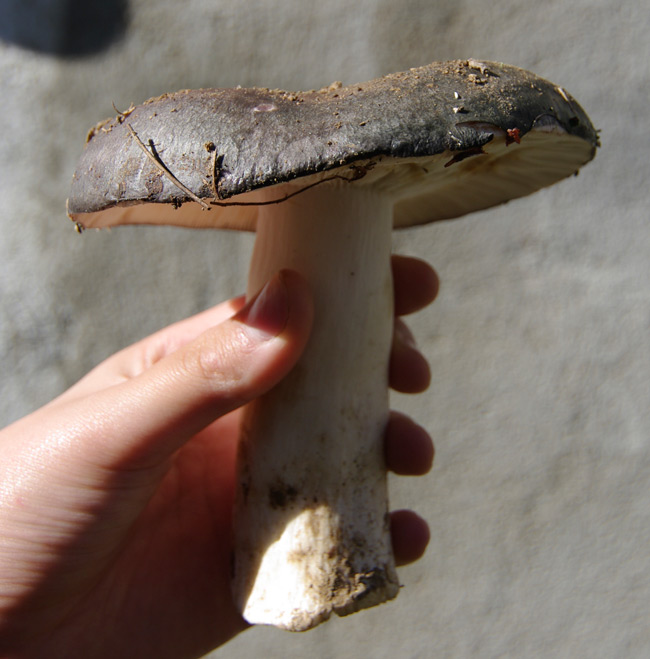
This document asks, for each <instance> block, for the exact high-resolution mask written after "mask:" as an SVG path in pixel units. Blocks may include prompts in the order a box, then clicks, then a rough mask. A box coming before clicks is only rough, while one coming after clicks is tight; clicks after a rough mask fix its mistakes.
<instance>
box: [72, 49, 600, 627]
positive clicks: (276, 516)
mask: <svg viewBox="0 0 650 659" xmlns="http://www.w3.org/2000/svg"><path fill="white" fill-rule="evenodd" d="M597 146H598V138H597V134H596V131H595V130H594V128H593V126H592V125H591V123H590V121H589V119H588V117H587V116H586V114H585V113H584V111H583V110H582V109H581V108H580V106H579V105H578V103H577V102H576V101H575V100H574V99H573V98H572V97H571V96H569V94H568V93H567V92H565V91H564V90H563V89H562V88H561V87H558V86H556V85H554V84H552V83H550V82H547V81H545V80H542V79H540V78H538V77H536V76H534V75H532V74H531V73H528V72H526V71H523V70H521V69H518V68H514V67H511V66H506V65H503V64H497V63H492V62H478V61H475V60H465V61H453V62H445V63H434V64H431V65H429V66H424V67H421V68H417V69H411V70H410V71H407V72H404V73H396V74H393V75H389V76H386V77H384V78H380V79H377V80H373V81H370V82H367V83H363V84H358V85H350V86H347V87H343V86H342V85H341V84H340V83H334V84H333V85H330V86H329V87H328V88H326V89H321V90H320V91H310V92H296V93H293V92H286V91H278V90H269V89H241V88H237V89H204V90H196V91H181V92H178V93H174V94H166V95H163V96H161V97H159V98H156V99H152V100H149V101H147V102H145V103H144V104H142V105H140V106H138V107H131V108H129V109H128V110H127V111H125V112H122V113H120V114H119V115H118V116H117V117H116V118H115V119H112V120H108V121H106V122H103V123H102V124H99V125H98V126H96V127H95V128H94V129H92V130H91V132H90V134H89V137H88V143H87V145H86V148H85V151H84V153H83V156H82V158H81V161H80V163H79V166H78V168H77V170H76V172H75V175H74V180H73V184H72V192H71V195H70V198H69V200H68V212H69V215H70V217H71V218H72V220H73V221H74V222H75V223H76V225H77V227H78V228H88V227H108V226H115V225H119V224H173V225H177V226H183V227H207V228H230V229H246V230H256V231H257V241H256V244H255V250H254V255H253V259H252V263H251V268H250V278H249V284H248V294H249V295H253V294H255V293H256V291H258V290H259V289H260V287H261V286H262V285H263V284H264V283H265V282H266V281H267V280H268V279H269V278H270V277H271V276H272V275H273V274H274V273H275V272H276V271H278V270H280V269H282V268H291V269H294V270H297V271H298V272H300V273H301V274H302V275H303V276H304V277H305V278H306V279H307V280H308V281H309V283H310V284H311V287H312V289H313V293H314V297H315V309H316V311H315V325H314V329H313V334H312V336H311V337H310V340H309V343H308V346H307V348H306V350H305V353H304V355H303V357H302V358H301V360H300V361H299V363H298V364H297V365H296V367H295V368H294V369H293V370H292V372H291V373H290V374H289V376H288V377H287V378H286V379H285V380H284V381H283V382H282V383H281V384H280V385H279V386H277V387H275V388H274V389H273V390H272V391H270V392H269V393H268V394H267V395H266V396H264V397H262V398H261V399H259V400H257V401H256V402H255V403H254V404H251V405H250V406H249V407H248V409H247V411H246V414H245V420H244V425H243V428H242V440H241V450H240V459H239V471H240V473H239V485H238V489H237V493H236V512H235V517H234V518H235V531H234V537H235V561H234V573H233V592H234V597H235V600H236V601H237V603H238V605H239V606H240V608H241V611H242V612H243V615H244V617H245V618H246V619H247V620H248V621H249V622H251V623H263V624H273V625H277V626H279V627H283V628H285V629H290V630H304V629H309V628H311V627H313V626H315V625H316V624H318V623H319V622H321V621H323V620H326V619H327V618H328V617H329V616H330V614H331V613H332V612H335V613H337V614H339V615H345V614H348V613H352V612H354V611H357V610H359V609H361V608H364V607H368V606H373V605H375V604H379V603H381V602H384V601H386V600H389V599H391V598H393V597H395V595H396V594H397V592H398V589H399V581H398V578H397V575H396V572H395V567H394V562H393V558H392V552H391V543H390V538H389V533H388V521H387V520H388V517H387V494H386V478H385V467H384V463H383V457H382V443H381V437H382V432H383V429H384V425H385V423H386V421H387V414H388V405H387V400H388V397H387V372H388V357H389V350H390V344H391V333H392V328H393V320H392V282H391V270H390V251H391V232H392V230H393V228H395V227H408V226H412V225H415V224H424V223H427V222H433V221H436V220H444V219H448V218H455V217H460V216H462V215H465V214H467V213H470V212H473V211H477V210H480V209H484V208H488V207H490V206H494V205H496V204H501V203H503V202H506V201H508V200H510V199H513V198H516V197H521V196H524V195H527V194H529V193H532V192H534V191H536V190H538V189H540V188H543V187H545V186H548V185H550V184H552V183H555V182H556V181H558V180H560V179H562V178H564V177H567V176H570V175H572V174H574V173H576V172H577V170H578V168H579V167H581V166H582V165H584V164H585V163H587V162H588V161H589V160H591V159H592V158H593V156H594V154H595V150H596V147H597Z"/></svg>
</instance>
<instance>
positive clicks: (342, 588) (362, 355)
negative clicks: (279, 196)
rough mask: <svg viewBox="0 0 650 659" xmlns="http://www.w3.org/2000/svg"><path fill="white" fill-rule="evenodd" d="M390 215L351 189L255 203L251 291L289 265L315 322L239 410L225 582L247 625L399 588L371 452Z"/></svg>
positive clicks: (327, 187)
mask: <svg viewBox="0 0 650 659" xmlns="http://www.w3.org/2000/svg"><path fill="white" fill-rule="evenodd" d="M272 195H273V192H272V191H270V192H269V198H272ZM392 224H393V221H392V203H391V200H390V199H387V198H386V197H385V195H382V194H378V193H377V192H376V190H375V191H373V190H371V189H370V188H369V187H366V186H363V185H359V184H346V183H340V182H336V183H335V182H331V183H324V184H323V185H321V186H317V187H315V188H313V189H311V190H308V191H306V192H305V193H304V194H300V195H297V196H295V197H293V198H292V199H290V200H289V201H287V202H286V203H283V204H277V205H273V204H272V205H266V206H261V207H260V209H259V216H258V224H257V241H256V244H255V250H254V254H253V260H252V264H251V271H250V278H249V290H248V292H249V295H250V294H253V293H255V292H256V291H257V290H259V289H260V288H261V287H262V285H263V284H264V283H265V282H266V281H268V279H270V277H271V276H272V275H273V274H274V273H275V272H277V271H278V270H280V269H282V268H290V269H293V270H296V271H298V272H299V273H301V274H302V275H303V276H304V277H305V278H306V279H307V281H308V282H309V284H310V285H311V288H312V291H313V294H314V304H315V319H314V327H313V331H312V335H311V336H310V339H309V343H308V345H307V348H306V349H305V352H304V354H303V356H302V357H301V359H300V361H299V362H298V364H297V365H296V366H295V367H294V369H293V370H292V371H291V373H290V374H289V375H288V376H287V378H285V380H283V381H282V382H281V383H280V384H279V385H278V386H276V387H275V388H274V389H273V390H272V391H270V392H269V393H268V394H267V395H265V396H263V397H262V398H260V399H258V400H257V401H255V402H254V403H252V404H251V405H249V406H248V408H247V410H246V413H245V416H244V421H243V427H242V430H243V432H242V442H241V447H240V455H239V483H238V488H237V493H236V503H235V568H234V579H233V589H234V596H235V600H236V602H237V604H238V605H239V607H240V610H241V611H242V613H243V615H244V617H245V618H246V620H248V622H250V623H255V624H270V625H276V626H278V627H282V628H284V629H288V630H292V631H302V630H306V629H310V628H311V627H314V626H315V625H317V624H319V623H320V622H322V621H324V620H327V618H329V616H330V615H331V613H332V612H335V613H337V614H339V615H347V614H349V613H353V612H354V611H357V610H359V609H362V608H365V607H369V606H374V605H375V604H379V603H381V602H384V601H386V600H389V599H391V598H393V597H395V596H396V595H397V592H398V589H399V583H398V580H397V575H396V572H395V566H394V561H393V556H392V548H391V542H390V533H389V518H388V505H387V492H386V469H385V466H384V458H383V432H384V428H385V425H386V421H387V417H388V359H389V353H390V345H391V340H392V331H393V288H392V275H391V268H390V249H391V239H390V236H391V230H392Z"/></svg>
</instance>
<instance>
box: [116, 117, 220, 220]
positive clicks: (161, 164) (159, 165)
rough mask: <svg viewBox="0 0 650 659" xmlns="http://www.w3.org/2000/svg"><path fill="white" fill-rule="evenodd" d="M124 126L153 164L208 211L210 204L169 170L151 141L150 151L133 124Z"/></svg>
mask: <svg viewBox="0 0 650 659" xmlns="http://www.w3.org/2000/svg"><path fill="white" fill-rule="evenodd" d="M126 127H127V128H128V129H129V132H130V133H131V135H132V137H133V139H134V140H135V142H136V144H137V145H138V146H139V147H140V148H141V149H142V151H143V152H144V154H145V155H146V156H147V158H149V160H151V162H153V164H154V165H155V166H156V167H157V168H158V169H159V170H160V171H161V172H162V173H163V174H164V175H165V176H167V178H169V180H170V181H171V182H172V183H173V184H174V185H175V186H176V187H178V188H180V189H181V190H182V191H183V192H184V193H185V194H186V195H187V196H188V197H189V198H190V199H192V201H195V202H196V203H197V204H199V205H200V206H201V208H203V210H206V211H209V210H210V206H209V205H208V204H206V203H205V202H204V201H203V199H201V198H200V197H197V195H195V194H194V193H193V192H192V191H191V190H190V189H189V188H188V187H187V186H186V185H183V183H181V182H180V181H179V180H178V179H177V178H176V177H175V176H174V175H173V174H172V172H171V171H170V170H169V168H168V167H167V165H165V163H164V162H163V161H162V159H161V157H160V156H159V155H158V153H157V152H156V150H155V147H154V145H153V142H152V141H151V140H149V146H150V147H151V151H150V150H149V149H147V147H146V146H145V144H144V142H143V141H142V140H141V139H140V138H139V137H138V134H137V133H136V132H135V130H133V126H131V124H126Z"/></svg>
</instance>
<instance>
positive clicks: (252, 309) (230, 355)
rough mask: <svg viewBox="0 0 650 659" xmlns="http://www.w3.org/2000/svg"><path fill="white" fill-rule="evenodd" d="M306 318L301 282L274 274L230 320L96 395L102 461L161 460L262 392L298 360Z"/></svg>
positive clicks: (309, 310) (308, 306)
mask: <svg viewBox="0 0 650 659" xmlns="http://www.w3.org/2000/svg"><path fill="white" fill-rule="evenodd" d="M312 318H313V307H312V300H311V293H310V291H309V288H308V286H307V284H306V282H305V281H304V280H303V279H302V278H301V277H300V276H299V275H298V274H297V273H295V272H292V271H282V272H280V273H278V274H277V275H275V276H274V277H273V278H272V279H271V280H270V281H269V282H268V283H267V284H266V285H265V286H264V288H263V289H262V290H261V291H260V292H259V293H258V294H257V295H256V296H255V297H254V298H253V299H251V300H250V301H249V302H248V303H247V304H246V306H245V307H244V308H243V309H241V310H240V311H239V312H238V313H237V314H236V315H234V316H233V317H232V318H230V319H228V320H226V321H224V322H222V323H221V324H219V325H217V326H216V327H213V328H211V329H209V330H207V331H206V332H204V333H203V334H201V335H200V336H199V337H198V338H196V339H195V340H194V341H192V342H191V343H189V344H187V345H185V346H183V347H182V348H180V349H179V350H177V351H176V352H174V353H172V354H169V355H167V356H166V357H164V358H163V359H161V360H160V361H159V362H157V363H156V364H154V365H153V366H152V367H151V368H149V369H148V370H147V371H145V372H144V373H142V374H141V375H139V376H137V377H135V378H133V379H131V380H128V381H126V382H123V383H121V384H119V385H117V386H115V387H112V388H111V389H109V390H106V391H104V392H102V393H101V394H96V395H95V396H94V397H93V398H95V401H94V402H95V403H96V404H98V405H99V407H100V409H99V410H97V409H95V411H94V413H93V417H94V418H95V419H99V420H100V426H101V433H102V434H106V435H110V436H106V437H105V441H103V442H101V444H102V445H103V446H104V448H105V450H108V451H109V452H110V453H112V454H113V455H111V456H105V459H108V461H110V462H112V463H113V464H115V461H118V462H122V461H123V460H124V459H125V457H126V456H128V461H129V464H134V463H135V464H141V463H142V464H151V462H152V461H154V462H158V461H159V460H164V459H166V458H167V457H169V456H170V455H171V454H172V453H173V452H174V451H176V450H177V449H178V448H179V447H180V446H182V444H183V443H185V442H186V441H187V440H188V439H190V438H191V437H192V436H193V435H195V434H196V433H197V432H199V431H200V430H202V429H203V428H205V427H206V426H208V425H209V424H210V423H212V422H213V421H215V420H216V419H217V418H219V417H221V416H223V415H225V414H227V413H228V412H230V411H232V410H234V409H236V408H238V407H240V406H242V405H243V404H245V403H247V402H249V401H251V400H253V399H254V398H257V397H258V396H260V395H261V394H263V393H264V392H266V391H267V390H269V389H270V388H271V387H273V385H275V384H276V383H277V382H279V381H280V380H281V379H282V378H283V377H284V376H285V375H286V374H287V373H288V372H289V371H290V370H291V368H292V367H293V365H294V364H295V363H296V361H297V360H298V358H299V357H300V355H301V354H302V351H303V349H304V347H305V345H306V343H307V339H308V337H309V331H310V329H311V323H312ZM98 398H99V400H98ZM86 404H88V401H86ZM92 407H95V406H94V405H93V406H92ZM86 410H87V411H88V408H86ZM113 452H115V453H113Z"/></svg>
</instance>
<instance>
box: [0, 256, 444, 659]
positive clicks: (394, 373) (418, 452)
mask: <svg viewBox="0 0 650 659" xmlns="http://www.w3.org/2000/svg"><path fill="white" fill-rule="evenodd" d="M393 272H394V280H395V303H396V304H395V308H396V314H397V315H403V314H406V313H410V312H412V311H415V310H417V309H420V308H422V307H424V306H426V305H427V304H428V303H429V302H431V301H432V300H433V298H434V297H435V295H436V292H437V279H436V277H435V274H434V273H433V271H432V270H431V269H430V268H429V267H428V266H427V265H426V264H424V263H423V262H421V261H417V260H414V259H408V258H405V257H395V258H394V259H393ZM273 281H274V285H271V286H268V287H267V290H268V291H270V299H267V300H266V301H267V304H266V305H261V304H260V303H259V302H258V303H257V304H255V302H254V301H253V303H249V304H246V305H245V304H244V302H243V300H242V299H241V298H238V299H236V300H231V301H229V302H226V303H223V304H221V305H219V306H217V307H215V308H213V309H210V310H209V311H206V312H204V313H202V314H199V315H197V316H194V317H193V318H190V319H188V320H185V321H182V322H180V323H177V324H176V325H172V326H171V327H168V328H166V329H164V330H162V331H161V332H158V333H156V334H154V335H152V336H150V337H149V338H147V339H144V340H143V341H140V342H139V343H137V344H135V345H133V346H131V347H129V348H127V349H125V350H123V351H121V352H119V353H117V354H116V355H114V356H113V357H111V358H109V359H108V360H106V361H105V362H104V363H102V364H101V365H100V366H98V367H97V368H96V369H94V370H93V371H91V373H89V374H88V375H87V376H86V377H85V378H83V379H82V380H81V381H80V382H78V383H77V384H76V385H74V386H73V387H72V388H71V389H69V390H68V391H67V392H66V393H65V394H63V395H62V396H60V397H59V398H57V399H55V400H54V401H52V402H51V403H49V404H48V405H46V406H45V407H43V408H41V409H40V410H38V411H36V412H34V413H33V414H31V415H29V416H28V417H25V418H24V419H22V420H20V421H18V422H16V423H15V424H13V425H12V426H9V427H8V428H6V429H5V430H4V431H2V432H1V433H0V446H1V448H2V450H1V451H0V654H1V655H2V656H12V657H36V658H40V657H47V658H48V659H56V658H58V657H68V656H79V657H84V658H85V659H92V658H93V657H117V656H120V657H149V656H151V657H154V656H155V657H157V658H162V657H198V656H201V655H202V654H205V653H206V652H208V651H209V650H211V649H213V648H214V647H216V646H218V645H220V644H222V643H225V642H226V641H227V640H229V639H230V638H232V637H233V636H234V635H236V634H237V633H238V632H239V631H241V630H242V629H244V628H245V626H246V623H245V622H244V621H243V619H242V618H241V617H240V616H239V614H238V613H237V611H236V609H235V607H234V605H233V602H232V598H231V595H230V585H229V579H230V553H231V506H232V499H233V491H234V473H235V469H234V465H235V455H236V447H237V440H238V419H239V412H240V408H241V406H242V405H244V404H245V403H247V402H249V401H250V400H253V399H254V398H256V397H257V396H259V395H261V394H262V393H263V392H264V391H266V390H267V389H269V388H270V387H272V386H273V385H274V384H275V383H277V382H278V381H279V380H281V379H282V377H284V375H286V373H288V371H289V370H290V369H291V367H292V366H293V364H294V363H295V361H296V360H297V359H298V357H299V356H300V354H301V352H302V349H303V347H304V345H305V343H306V341H307V338H308V336H309V330H310V327H311V318H312V308H311V297H310V294H309V291H308V290H307V287H306V284H305V283H304V282H303V280H302V279H301V278H300V277H299V276H297V275H296V274H294V273H291V272H284V273H282V275H281V276H279V277H276V278H274V280H273ZM273 293H274V294H273ZM257 300H258V301H259V300H260V298H257ZM233 314H234V315H233ZM390 382H391V386H392V387H393V388H394V389H396V390H398V391H404V392H413V393H415V392H419V391H423V390H424V389H425V388H426V387H427V386H428V383H429V371H428V366H427V365H426V362H425V361H424V359H423V358H422V356H421V355H420V353H419V352H418V351H417V349H416V348H415V347H414V345H413V343H412V338H411V336H410V334H409V332H408V330H407V328H406V326H405V325H404V324H403V323H402V321H400V320H396V331H395V340H394V344H393V350H392V356H391V364H390ZM385 454H386V463H387V466H388V468H390V469H392V470H393V471H394V472H396V473H399V474H414V475H415V474H422V473H425V472H426V471H428V469H429V467H430V465H431V461H432V458H433V446H432V444H431V441H430V439H429V437H428V435H427V434H426V432H425V431H424V430H423V429H422V428H420V427H419V426H417V425H416V424H415V423H414V422H413V421H411V420H410V419H408V418H407V417H405V416H403V415H399V414H395V413H394V414H393V415H392V417H391V420H390V422H389V424H388V426H387V429H386V434H385ZM392 537H393V546H394V550H395V555H396V559H397V562H398V564H404V563H407V562H410V561H412V560H415V559H417V558H418V557H419V556H420V555H421V554H422V553H423V551H424V549H425V547H426V544H427V542H428V528H427V526H426V524H425V522H424V521H423V520H421V519H420V518H419V517H418V516H417V515H415V513H412V512H410V511H399V512H397V513H393V517H392Z"/></svg>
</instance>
